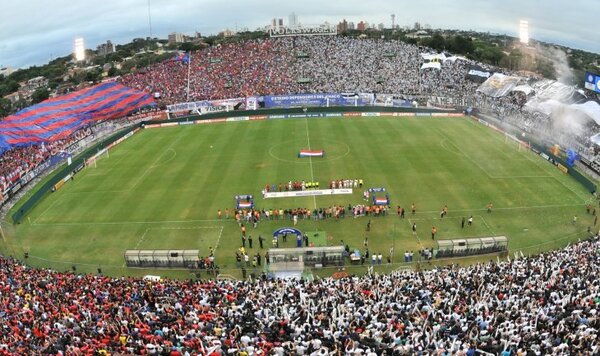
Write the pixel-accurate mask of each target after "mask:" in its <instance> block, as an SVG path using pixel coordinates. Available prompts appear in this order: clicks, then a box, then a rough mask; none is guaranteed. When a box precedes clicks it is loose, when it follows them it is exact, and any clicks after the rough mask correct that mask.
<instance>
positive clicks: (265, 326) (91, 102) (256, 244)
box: [0, 2, 600, 355]
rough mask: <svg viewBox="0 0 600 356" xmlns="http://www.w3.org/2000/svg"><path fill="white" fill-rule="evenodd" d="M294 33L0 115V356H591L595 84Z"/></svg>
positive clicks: (598, 166) (598, 103)
mask: <svg viewBox="0 0 600 356" xmlns="http://www.w3.org/2000/svg"><path fill="white" fill-rule="evenodd" d="M148 13H149V14H150V2H148ZM295 16H296V15H295V14H294V17H292V15H290V20H289V21H290V23H289V24H288V25H287V26H284V25H283V24H282V23H280V22H279V21H278V20H277V19H273V22H272V24H271V25H270V26H268V28H266V29H265V31H262V32H260V33H259V34H258V35H257V36H258V37H254V38H249V37H244V35H239V34H232V35H231V38H233V39H232V40H226V41H225V40H224V41H223V42H220V43H218V44H215V43H214V42H210V41H208V40H207V41H206V43H204V42H203V43H202V45H198V47H197V48H196V47H194V48H193V49H191V50H168V51H166V52H164V53H162V52H161V53H162V55H163V57H160V59H159V60H156V61H154V62H147V63H145V65H138V66H136V67H134V68H132V69H131V70H128V71H122V72H119V74H118V75H110V73H111V72H110V71H109V70H107V73H105V74H104V75H103V76H104V77H103V79H101V80H90V81H85V82H84V83H82V84H80V85H77V86H73V87H70V88H69V89H68V90H65V91H63V92H59V90H56V92H55V93H53V95H51V96H50V97H47V96H46V97H45V98H42V99H41V100H39V101H38V100H35V99H34V100H32V101H30V102H28V104H27V105H24V106H23V107H17V106H16V105H15V106H14V107H13V109H12V111H11V112H10V113H8V114H7V115H5V116H4V117H3V118H2V119H1V120H0V152H1V156H0V190H1V194H0V201H1V204H2V210H1V211H2V221H1V223H0V234H1V236H2V241H1V242H0V304H1V305H2V309H1V310H0V318H1V320H2V334H1V336H0V355H26V354H32V355H34V354H40V355H42V354H44V355H45V354H54V355H109V354H111V355H129V354H157V355H342V354H358V355H545V354H565V355H566V354H582V355H588V354H589V355H592V354H598V353H600V340H598V339H597V335H598V328H599V327H600V321H599V319H598V316H597V304H598V303H600V284H599V282H598V281H599V278H598V277H600V270H599V267H598V266H599V264H598V262H599V261H600V260H599V257H598V251H600V239H599V236H600V225H599V224H598V221H597V220H598V219H597V216H598V215H600V200H599V199H598V198H597V193H596V191H597V184H598V179H599V177H600V157H599V156H597V154H598V152H600V138H599V135H600V100H599V94H598V93H600V75H597V74H595V72H594V71H593V70H588V69H585V70H584V72H585V78H584V80H583V81H581V80H579V82H581V83H579V84H569V83H566V82H565V81H562V80H561V79H560V78H558V77H553V78H552V77H550V76H545V75H544V74H543V73H541V72H540V71H541V69H540V71H538V72H536V71H527V70H519V69H518V68H517V67H514V66H513V67H512V68H511V66H512V64H511V65H510V66H508V67H507V66H504V65H502V63H504V62H498V63H490V62H489V61H487V60H484V59H481V60H477V59H474V57H473V56H471V55H462V52H460V50H459V49H457V53H453V52H452V51H450V50H439V49H438V48H436V47H435V44H434V42H432V41H430V42H427V41H429V40H423V38H426V39H427V38H431V37H432V36H431V34H429V35H428V34H427V33H428V32H427V30H423V29H421V28H420V27H419V28H417V26H416V25H415V31H416V32H414V34H415V36H416V37H409V36H408V35H409V32H406V34H407V36H405V35H404V34H402V36H403V37H402V39H395V38H394V37H393V36H394V35H395V34H397V33H400V32H401V31H403V30H400V29H399V28H397V27H396V25H395V23H394V21H395V15H392V17H391V18H392V25H391V28H390V29H389V31H388V30H387V28H386V27H385V26H384V27H381V26H380V28H379V29H377V28H370V27H365V28H363V30H360V28H357V30H354V29H350V28H349V27H348V24H347V23H346V20H345V19H344V21H343V22H340V24H339V25H337V26H331V25H328V24H327V23H326V24H325V25H320V26H316V27H311V26H308V25H300V24H295V23H296V22H297V21H298V20H297V18H295ZM361 23H362V22H361ZM293 24H295V25H293ZM382 25H383V24H382ZM344 26H345V27H344ZM359 26H360V24H359ZM353 31H358V32H356V36H355V35H352V34H353V33H354V32H353ZM370 31H371V32H370ZM372 31H379V32H377V33H375V32H372ZM386 31H388V32H386ZM397 31H398V32H397ZM520 31H521V32H520V38H517V39H514V44H512V45H510V46H514V47H512V51H513V52H511V53H510V54H509V55H506V56H507V58H508V57H509V56H512V55H513V54H514V51H521V52H520V53H523V55H524V56H527V55H531V56H533V57H532V58H538V59H536V60H537V61H540V62H541V61H542V60H543V59H542V58H541V57H543V55H542V54H540V53H541V52H539V51H540V49H539V48H540V46H542V45H543V44H536V46H537V47H535V48H534V45H532V44H530V43H528V41H529V38H528V36H529V35H528V32H527V31H528V23H527V22H526V21H521V22H520ZM373 33H375V34H373ZM380 33H381V34H380ZM367 34H369V35H367ZM436 35H437V34H434V35H433V36H436ZM197 36H199V34H197ZM219 36H221V37H229V35H227V36H226V35H219ZM386 36H389V37H386ZM419 36H420V37H419ZM424 36H425V37H424ZM426 36H429V37H426ZM217 37H218V36H217ZM173 38H175V40H176V36H175V37H173ZM415 38H416V39H415ZM461 38H462V37H461ZM149 39H150V38H149ZM175 40H174V41H175ZM211 41H212V40H211ZM419 41H424V42H419ZM454 41H458V40H456V37H454ZM469 41H470V40H469ZM134 42H135V40H134ZM169 42H171V35H169ZM175 42H177V41H175ZM77 43H81V46H83V40H82V39H78V40H76V47H77V46H78V45H77ZM108 43H110V41H109V42H108ZM194 43H195V44H197V43H199V42H194ZM448 43H450V42H448ZM426 44H429V45H426ZM165 45H166V41H165ZM111 46H112V44H111ZM117 47H118V46H117ZM107 48H108V47H107V46H106V45H104V44H103V45H102V46H99V47H98V50H97V51H96V53H95V55H96V56H98V58H99V56H100V55H101V54H100V52H101V51H104V52H110V51H109V50H108V49H107ZM456 48H458V47H456ZM114 51H115V50H114V48H113V52H114ZM553 51H558V50H557V49H556V48H554V49H553ZM87 52H89V51H87ZM87 52H86V51H85V48H83V47H81V48H80V51H78V50H77V48H76V50H75V55H74V58H73V59H72V64H71V65H72V66H73V67H72V69H71V72H72V73H76V72H77V71H78V70H80V71H88V73H89V71H90V70H96V69H94V67H93V66H88V64H91V63H96V62H89V61H90V60H89V59H85V56H86V55H89V53H88V54H86V53H87ZM507 53H508V52H507ZM553 53H554V52H553ZM570 53H572V52H570ZM586 53H587V52H586ZM109 54H110V53H108V54H106V53H105V54H104V56H106V55H109ZM146 54H147V51H146V50H144V53H143V54H142V55H146ZM571 55H573V54H571ZM536 56H539V57H536ZM598 57H599V58H597V59H596V60H597V61H600V56H598ZM511 58H512V57H511ZM69 61H71V59H69ZM574 61H575V60H571V61H570V63H574ZM125 62H126V60H124V61H123V63H125ZM507 63H508V62H507ZM511 63H512V62H511ZM596 63H600V62H596ZM98 67H100V66H98ZM130 67H131V66H130ZM89 68H92V69H89ZM586 68H588V67H586ZM538 69H539V68H538ZM17 73H18V72H17ZM115 73H116V72H115V71H113V72H112V74H115ZM559 74H560V73H559ZM12 75H13V74H7V75H6V77H7V78H10V77H11V76H12ZM0 77H1V76H0ZM39 78H42V79H39ZM85 78H88V77H87V74H86V77H85ZM41 81H43V77H38V78H35V81H34V79H30V80H29V81H27V82H26V84H24V85H25V86H28V88H35V87H36V86H37V85H38V84H37V83H38V82H41ZM65 81H66V79H65ZM1 85H4V84H3V82H0V88H1ZM59 88H60V86H59ZM33 90H37V89H32V90H30V92H31V91H33ZM18 93H21V91H19V92H18ZM35 101H37V102H35Z"/></svg>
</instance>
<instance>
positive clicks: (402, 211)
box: [400, 208, 404, 219]
mask: <svg viewBox="0 0 600 356" xmlns="http://www.w3.org/2000/svg"><path fill="white" fill-rule="evenodd" d="M400 219H404V208H400Z"/></svg>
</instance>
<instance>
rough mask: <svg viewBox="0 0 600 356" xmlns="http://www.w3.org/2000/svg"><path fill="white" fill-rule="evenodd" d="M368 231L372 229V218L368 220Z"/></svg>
mask: <svg viewBox="0 0 600 356" xmlns="http://www.w3.org/2000/svg"><path fill="white" fill-rule="evenodd" d="M366 231H371V219H369V222H367V230H366Z"/></svg>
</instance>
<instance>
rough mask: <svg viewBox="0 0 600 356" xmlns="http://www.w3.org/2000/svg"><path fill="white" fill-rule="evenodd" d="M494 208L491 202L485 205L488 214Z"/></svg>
mask: <svg viewBox="0 0 600 356" xmlns="http://www.w3.org/2000/svg"><path fill="white" fill-rule="evenodd" d="M493 208H494V204H492V202H489V203H488V205H487V212H488V214H489V213H491V212H492V209H493Z"/></svg>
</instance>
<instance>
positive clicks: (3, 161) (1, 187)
mask: <svg viewBox="0 0 600 356" xmlns="http://www.w3.org/2000/svg"><path fill="white" fill-rule="evenodd" d="M89 134H91V131H90V130H85V129H84V130H79V131H77V132H74V133H73V134H72V135H70V136H69V137H67V138H65V139H60V140H57V141H54V142H49V143H45V144H40V145H32V146H23V147H16V148H13V149H11V150H8V151H6V152H4V153H3V154H2V155H0V193H4V192H5V191H6V189H8V188H10V186H11V185H13V184H14V183H15V182H17V181H18V180H19V179H20V178H21V177H22V176H23V175H24V174H26V173H27V172H29V171H31V170H32V169H34V168H35V167H37V166H38V165H39V164H40V163H42V162H44V161H45V160H47V159H48V158H49V157H50V156H51V155H53V154H57V153H58V152H60V151H62V150H64V149H66V148H67V147H69V146H70V145H71V144H73V143H74V142H76V141H79V140H81V139H82V138H85V137H86V136H87V135H89Z"/></svg>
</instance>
